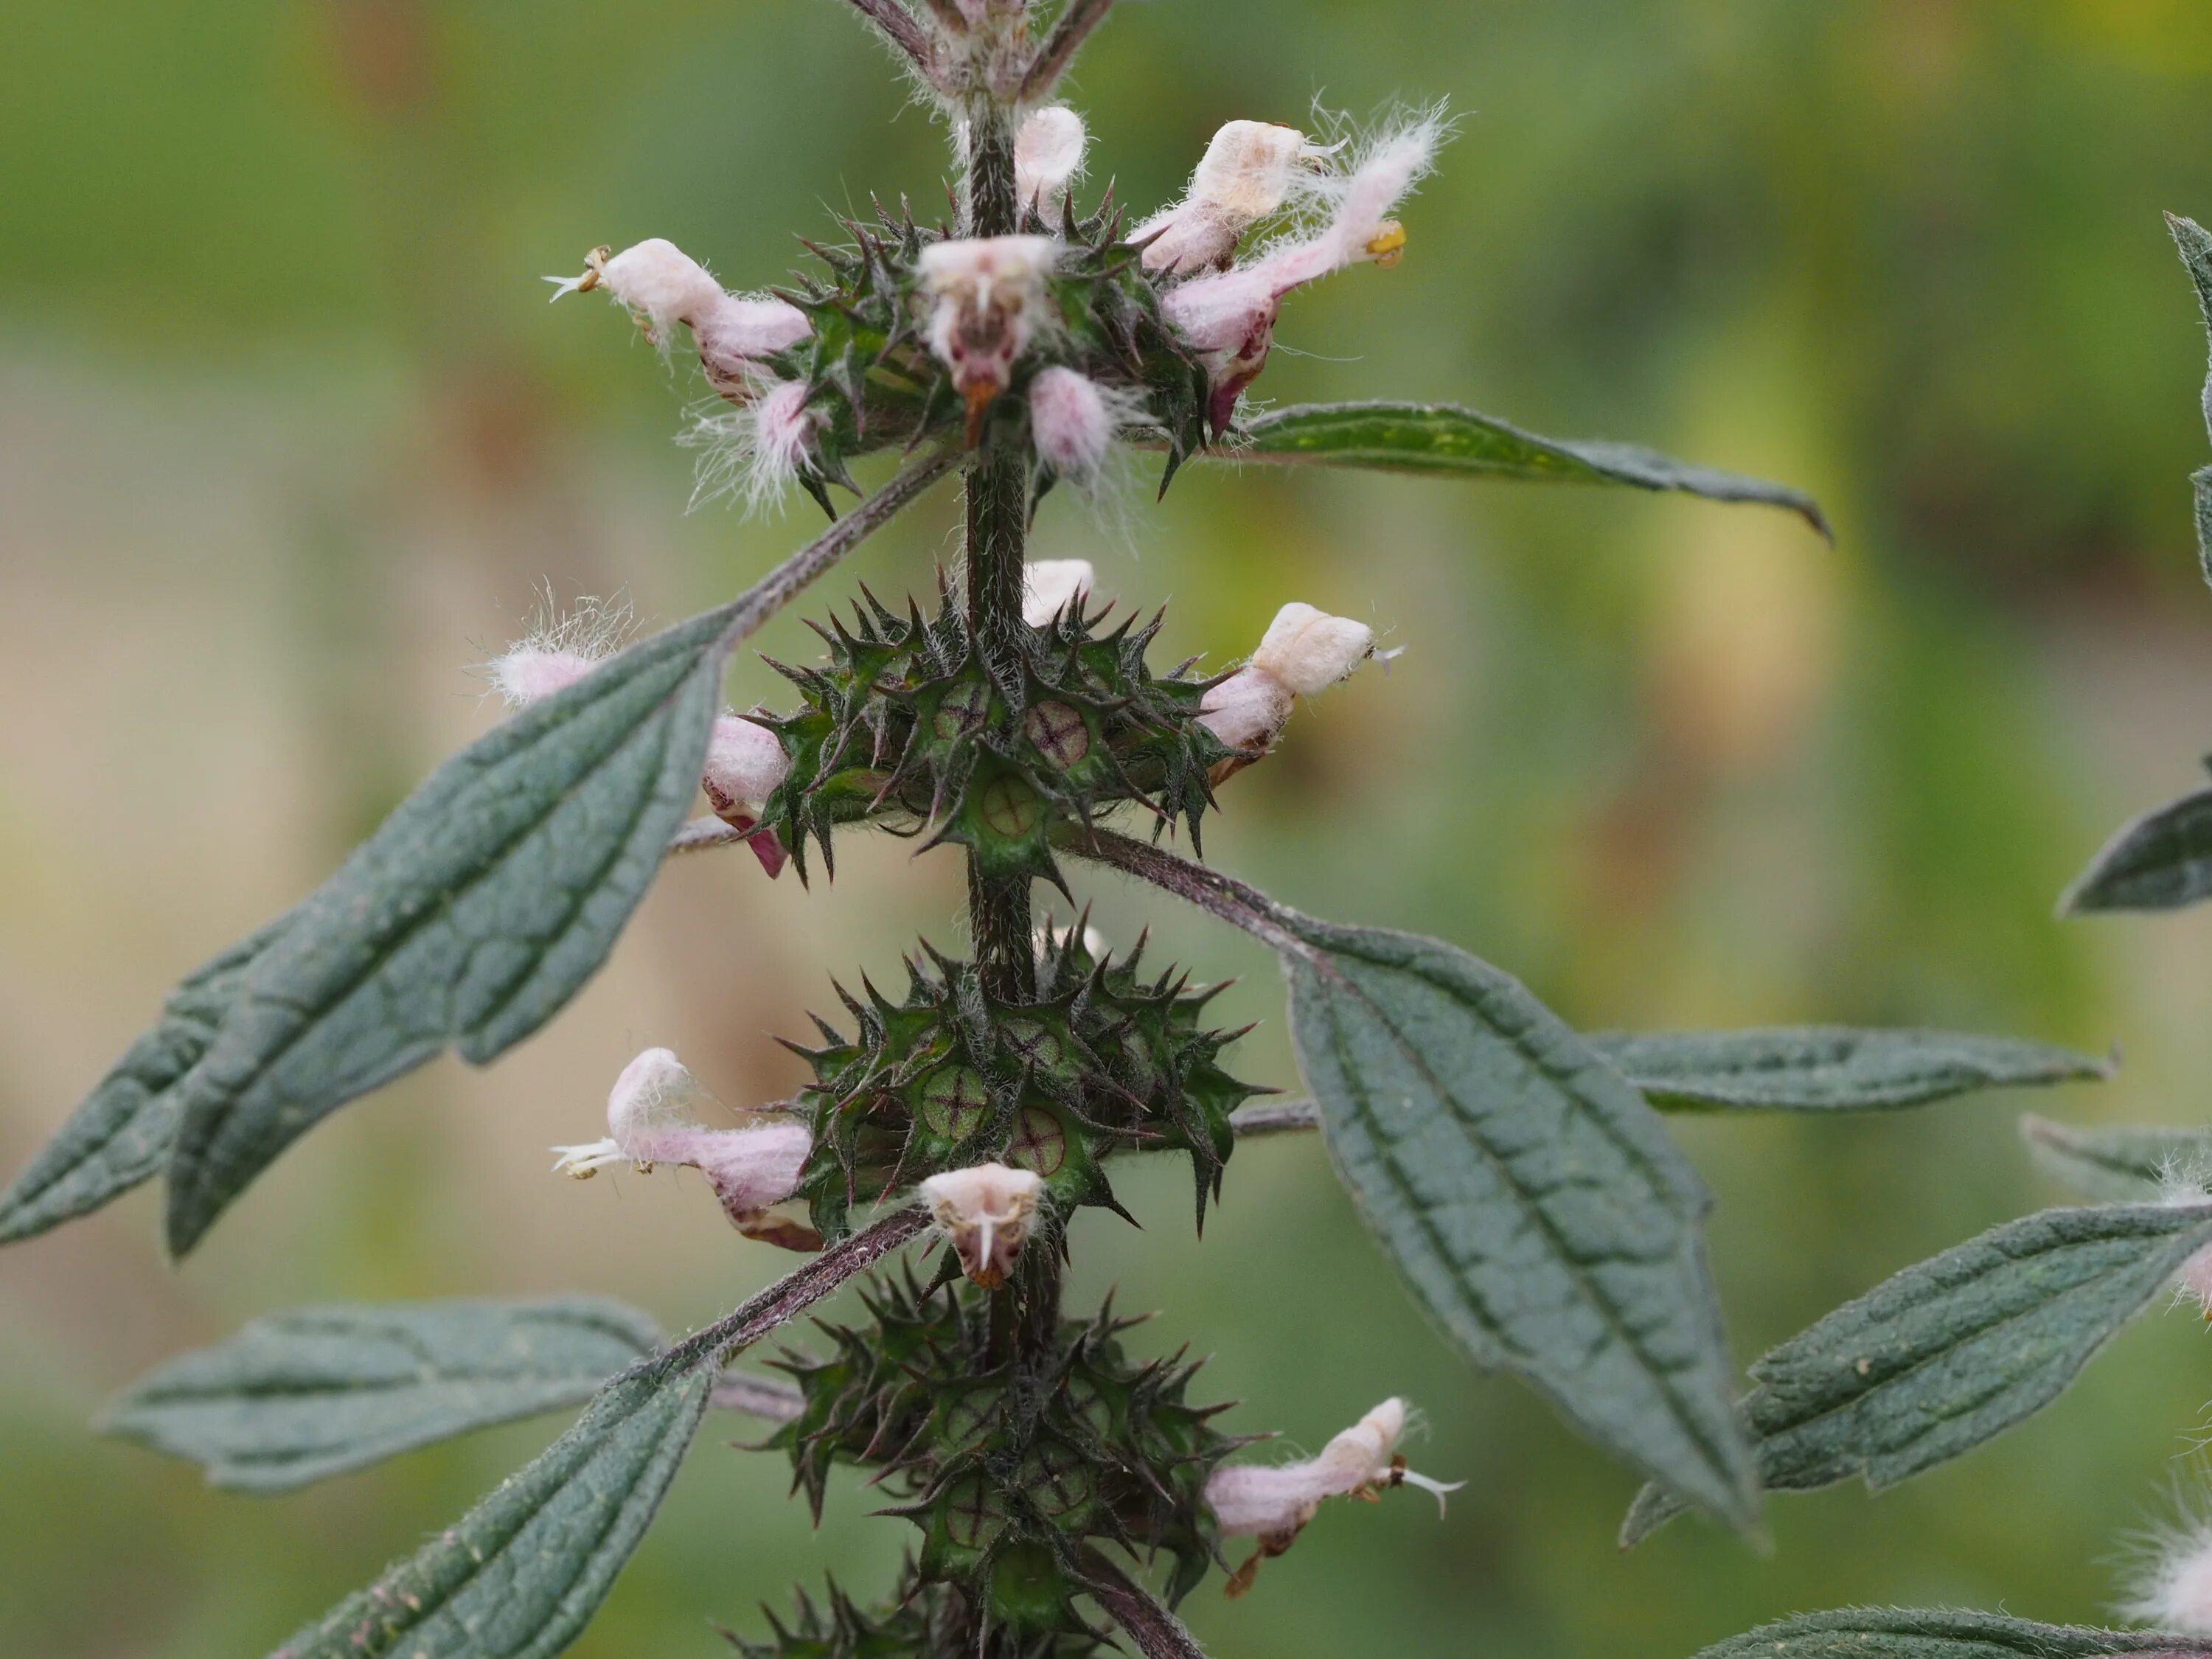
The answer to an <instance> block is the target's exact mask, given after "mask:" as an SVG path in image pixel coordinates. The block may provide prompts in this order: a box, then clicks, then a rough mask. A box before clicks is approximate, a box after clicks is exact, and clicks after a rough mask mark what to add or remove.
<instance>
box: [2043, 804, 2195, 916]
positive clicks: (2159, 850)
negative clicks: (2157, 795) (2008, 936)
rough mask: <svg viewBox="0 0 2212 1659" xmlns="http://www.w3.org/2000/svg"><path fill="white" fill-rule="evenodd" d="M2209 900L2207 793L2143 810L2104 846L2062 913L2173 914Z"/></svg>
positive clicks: (2061, 904) (2062, 904)
mask: <svg viewBox="0 0 2212 1659" xmlns="http://www.w3.org/2000/svg"><path fill="white" fill-rule="evenodd" d="M2208 896H2212V789H2204V790H2199V791H2198V792H2197V793H2196V794H2193V795H2185V796H2184V797H2183V798H2182V799H2179V800H2178V801H2175V802H2173V803H2172V805H2166V806H2161V807H2160V808H2158V809H2157V810H2156V811H2152V812H2146V813H2145V814H2143V816H2142V817H2139V818H2137V819H2136V820H2135V822H2133V823H2129V824H2126V825H2124V826H2123V827H2122V828H2121V829H2120V831H2119V833H2118V835H2116V836H2113V837H2112V840H2111V841H2109V842H2106V844H2105V847H2104V848H2103V850H2102V851H2100V853H2099V854H2097V856H2096V857H2095V858H2093V859H2092V860H2090V861H2089V867H2088V868H2087V870H2086V871H2084V872H2082V873H2081V876H2080V878H2078V879H2076V880H2075V884H2074V885H2073V886H2072V887H2071V888H2070V889H2069V890H2068V891H2067V894H2066V896H2065V897H2064V898H2063V899H2061V900H2060V901H2059V908H2061V909H2062V910H2065V911H2069V912H2071V913H2072V914H2074V915H2081V914H2083V913H2084V912H2087V911H2092V910H2178V909H2179V908H2182V907H2183V906H2185V905H2190V904H2194V903H2196V902H2197V901H2198V900H2200V899H2203V898H2205V897H2208Z"/></svg>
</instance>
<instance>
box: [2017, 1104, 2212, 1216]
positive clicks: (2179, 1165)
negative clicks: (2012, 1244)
mask: <svg viewBox="0 0 2212 1659" xmlns="http://www.w3.org/2000/svg"><path fill="white" fill-rule="evenodd" d="M2020 1133H2021V1138H2022V1139H2025V1140H2026V1141H2027V1150H2028V1152H2030V1153H2031V1154H2032V1155H2033V1157H2034V1159H2035V1161H2036V1163H2037V1164H2040V1165H2041V1166H2042V1167H2043V1169H2044V1170H2045V1173H2046V1174H2048V1175H2049V1176H2051V1178H2052V1179H2053V1180H2055V1181H2057V1182H2060V1183H2061V1184H2062V1185H2064V1186H2067V1187H2070V1188H2073V1189H2074V1190H2075V1192H2077V1193H2079V1194H2081V1196H2082V1197H2084V1198H2091V1199H2097V1200H2101V1201H2103V1202H2106V1203H2112V1204H2130V1203H2141V1202H2142V1201H2143V1200H2146V1199H2152V1198H2157V1197H2159V1196H2160V1195H2161V1194H2163V1193H2165V1191H2166V1188H2167V1187H2168V1186H2169V1185H2170V1184H2171V1182H2172V1181H2173V1179H2174V1178H2175V1177H2177V1176H2179V1177H2180V1178H2182V1179H2185V1180H2194V1179H2198V1178H2200V1177H2203V1176H2207V1175H2212V1129H2178V1128H2177V1129H2077V1128H2075V1127H2072V1126H2071V1125H2070V1124H2064V1123H2053V1122H2052V1121H2051V1120H2050V1119H2049V1118H2047V1117H2035V1116H2033V1115H2030V1116H2027V1117H2023V1118H2021V1121H2020Z"/></svg>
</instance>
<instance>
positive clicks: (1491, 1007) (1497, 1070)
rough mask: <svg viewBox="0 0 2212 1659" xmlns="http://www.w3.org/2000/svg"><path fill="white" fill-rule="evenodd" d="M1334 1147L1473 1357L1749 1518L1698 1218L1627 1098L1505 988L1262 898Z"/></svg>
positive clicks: (1679, 1488)
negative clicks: (1298, 944)
mask: <svg viewBox="0 0 2212 1659" xmlns="http://www.w3.org/2000/svg"><path fill="white" fill-rule="evenodd" d="M1273 914H1274V916H1275V919H1276V920H1277V921H1279V922H1280V923H1281V924H1282V925H1283V926H1285V927H1287V928H1289V929H1290V930H1291V932H1292V933H1295V934H1296V935H1297V938H1298V939H1300V940H1302V941H1303V942H1304V944H1305V945H1309V946H1311V947H1312V949H1311V950H1310V951H1293V950H1285V951H1283V960H1284V963H1285V970H1286V972H1287V974H1288V975H1289V978H1290V981H1291V1019H1292V1025H1293V1030H1294V1032H1295V1036H1296V1038H1297V1045H1298V1052H1299V1055H1300V1059H1301V1061H1302V1063H1303V1068H1304V1073H1305V1076H1306V1081H1307V1084H1308V1086H1309V1087H1310V1088H1311V1090H1312V1091H1313V1093H1314V1095H1315V1097H1316V1099H1317V1100H1318V1101H1319V1102H1320V1103H1321V1106H1322V1113H1323V1116H1324V1118H1325V1120H1326V1125H1327V1128H1328V1141H1329V1146H1330V1150H1331V1152H1332V1154H1333V1155H1334V1158H1335V1159H1336V1162H1337V1165H1338V1168H1339V1170H1340V1172H1341V1174H1342V1176H1343V1177H1344V1181H1345V1184H1346V1186H1347V1187H1348V1188H1350V1189H1351V1191H1352V1195H1353V1197H1354V1198H1355V1199H1356V1200H1358V1205H1359V1208H1360V1210H1361V1212H1362V1213H1363V1214H1364V1216H1365V1218H1366V1219H1367V1223H1368V1225H1369V1226H1370V1228H1371V1229H1372V1230H1373V1231H1374V1232H1375V1233H1376V1236H1377V1237H1378V1238H1380V1239H1381V1241H1382V1242H1383V1245H1384V1246H1385V1248H1386V1249H1388V1250H1389V1253H1390V1255H1392V1256H1393V1257H1394V1258H1395V1260H1396V1261H1397V1262H1398V1264H1399V1266H1400V1267H1401V1268H1402V1269H1403V1270H1404V1272H1405V1273H1406V1275H1407V1278H1408V1279H1409V1280H1411V1282H1412V1284H1413V1289H1414V1291H1416V1293H1417V1294H1418V1295H1419V1297H1420V1299H1421V1301H1422V1303H1423V1304H1425V1306H1426V1307H1427V1308H1428V1310H1429V1311H1430V1312H1431V1314H1432V1315H1433V1316H1435V1317H1436V1318H1437V1320H1438V1321H1439V1322H1441V1323H1442V1324H1443V1327H1444V1328H1445V1329H1446V1330H1447V1331H1448V1332H1449V1334H1450V1335H1451V1336H1452V1337H1453V1338H1454V1339H1455V1340H1456V1341H1457V1342H1458V1343H1459V1345H1460V1346H1462V1348H1464V1349H1465V1350H1466V1351H1467V1352H1468V1354H1469V1355H1471V1356H1472V1357H1473V1358H1474V1360H1475V1361H1476V1363H1478V1364H1482V1365H1484V1366H1489V1367H1498V1366H1502V1367H1504V1368H1506V1369H1509V1370H1512V1371H1514V1372H1515V1373H1516V1374H1517V1375H1519V1376H1522V1377H1524V1378H1526V1379H1527V1380H1528V1382H1530V1383H1532V1384H1534V1386H1535V1387H1536V1388H1537V1389H1540V1390H1541V1392H1543V1393H1544V1394H1545V1395H1547V1396H1549V1397H1550V1398H1551V1400H1552V1401H1553V1402H1554V1403H1555V1404H1556V1405H1557V1406H1558V1407H1559V1408H1560V1409H1561V1410H1562V1411H1563V1412H1564V1413H1565V1414H1566V1415H1567V1416H1568V1417H1569V1418H1570V1419H1571V1420H1572V1421H1574V1422H1575V1423H1576V1424H1577V1425H1578V1426H1579V1427H1580V1428H1581V1429H1582V1430H1583V1432H1585V1433H1586V1434H1588V1435H1589V1436H1590V1437H1592V1438H1594V1439H1595V1440H1596V1441H1597V1442H1598V1443H1600V1444H1601V1445H1603V1446H1605V1447H1607V1449H1610V1450H1611V1451H1613V1453H1614V1454H1615V1455H1619V1456H1620V1457H1622V1458H1624V1459H1625V1460H1626V1461H1627V1462H1629V1463H1631V1464H1632V1466H1634V1467H1635V1468H1639V1469H1641V1470H1643V1471H1644V1473H1645V1474H1647V1475H1648V1476H1650V1478H1652V1479H1653V1480H1658V1481H1660V1482H1662V1483H1663V1484H1664V1485H1665V1486H1667V1488H1668V1489H1669V1490H1670V1491H1673V1492H1679V1493H1680V1494H1681V1496H1682V1497H1683V1498H1685V1499H1686V1500H1688V1501H1690V1502H1692V1503H1694V1504H1698V1505H1699V1506H1700V1507H1702V1508H1705V1509H1706V1510H1711V1512H1713V1513H1714V1514H1716V1515H1718V1516H1722V1517H1723V1518H1724V1519H1726V1520H1728V1521H1729V1522H1732V1523H1734V1524H1735V1525H1737V1526H1740V1527H1742V1526H1748V1525H1749V1524H1751V1522H1753V1519H1754V1517H1755V1516H1756V1512H1757V1498H1756V1495H1755V1492H1754V1490H1753V1486H1752V1483H1751V1478H1750V1477H1751V1460H1750V1455H1749V1451H1748V1448H1747V1444H1746V1443H1745V1441H1744V1439H1743V1437H1742V1435H1741V1431H1740V1430H1739V1428H1738V1426H1737V1425H1736V1423H1735V1419H1734V1417H1733V1415H1732V1413H1731V1411H1730V1409H1729V1393H1730V1389H1731V1386H1732V1384H1731V1377H1732V1370H1731V1368H1730V1366H1729V1357H1728V1349H1727V1344H1726V1340H1725V1337H1724V1335H1723V1331H1722V1328H1721V1322H1720V1313H1719V1308H1718V1304H1717V1301H1716V1299H1715V1297H1714V1293H1713V1287H1712V1283H1711V1275H1710V1273H1709V1271H1708V1269H1707V1267H1706V1263H1705V1251H1704V1245H1703V1242H1702V1238H1701V1235H1700V1231H1699V1228H1700V1222H1701V1219H1702V1218H1703V1216H1704V1214H1705V1210H1706V1207H1707V1205H1708V1200H1707V1198H1706V1196H1705V1191H1704V1189H1703V1188H1702V1187H1701V1186H1700V1185H1699V1182H1698V1180H1697V1177H1696V1176H1695V1174H1694V1173H1693V1172H1692V1170H1691V1169H1690V1168H1689V1166H1688V1164H1687V1163H1686V1161H1685V1160H1684V1159H1683V1158H1682V1156H1681V1154H1680V1152H1678V1151H1677V1150H1676V1149H1675V1147H1674V1144H1673V1143H1672V1142H1671V1141H1670V1140H1669V1139H1668V1137H1667V1133H1666V1131H1665V1129H1664V1127H1663V1126H1662V1124H1661V1122H1660V1121H1659V1119H1658V1118H1657V1116H1656V1115H1655V1114H1654V1113H1653V1112H1652V1110H1651V1108H1650V1106H1649V1105H1648V1104H1646V1103H1645V1102H1644V1099H1643V1098H1642V1097H1641V1096H1639V1095H1638V1094H1637V1092H1636V1091H1634V1090H1633V1089H1632V1088H1631V1087H1629V1086H1628V1085H1627V1084H1626V1082H1625V1081H1624V1080H1623V1079H1621V1077H1620V1075H1619V1074H1618V1073H1615V1072H1614V1071H1613V1069H1612V1068H1611V1067H1609V1066H1607V1065H1605V1064H1604V1063H1603V1062H1602V1061H1601V1060H1599V1059H1598V1058H1597V1057H1596V1056H1595V1054H1592V1053H1591V1051H1590V1050H1589V1048H1586V1047H1585V1046H1584V1045H1583V1042H1581V1041H1580V1039H1578V1038H1577V1036H1575V1034H1574V1033H1573V1032H1572V1031H1571V1030H1568V1029H1567V1027H1566V1026H1565V1025H1564V1024H1561V1023H1560V1022H1559V1020H1558V1019H1557V1018H1555V1017H1553V1015H1552V1014H1551V1013H1550V1012H1548V1011H1547V1010H1546V1009H1545V1008H1544V1007H1543V1006H1542V1005H1541V1004H1540V1003H1538V1002H1537V1001H1536V1000H1535V999H1534V997H1532V996H1530V995H1529V994H1528V992H1527V991H1526V990H1525V989H1524V988H1523V987H1522V986H1521V985H1520V984H1519V983H1518V982H1517V981H1514V980H1513V979H1511V978H1510V977H1509V976H1507V975H1504V974H1502V973H1500V972H1498V970H1497V969H1493V968H1491V967H1489V966H1488V965H1486V964H1485V963H1481V962H1479V961H1477V960H1476V959H1475V958H1474V957H1470V956H1468V954H1467V953H1466V952H1464V951H1458V950H1455V949H1454V948H1452V947H1451V946H1449V945H1443V944H1440V943H1438V942H1437V941H1435V940H1431V939H1417V938H1413V937H1412V936H1409V935H1407V934H1401V933H1383V932H1378V931H1370V930H1364V929H1352V928H1345V927H1333V926H1330V925H1328V924H1327V923H1322V922H1316V921H1311V920H1310V919H1309V918H1304V917H1297V915H1296V913H1294V912H1288V911H1285V910H1283V909H1281V908H1279V907H1277V908H1276V909H1275V911H1274V913H1273Z"/></svg>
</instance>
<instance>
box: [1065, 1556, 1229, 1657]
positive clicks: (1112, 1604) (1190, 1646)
mask: <svg viewBox="0 0 2212 1659" xmlns="http://www.w3.org/2000/svg"><path fill="white" fill-rule="evenodd" d="M1083 1571H1084V1574H1085V1578H1086V1581H1087V1582H1086V1583H1085V1588H1086V1589H1089V1590H1090V1592H1091V1599H1092V1600H1093V1601H1097V1603H1098V1605H1099V1606H1100V1607H1103V1608H1105V1609H1106V1611H1107V1612H1108V1613H1110V1614H1112V1615H1113V1619H1114V1622H1115V1624H1117V1625H1119V1626H1121V1628H1122V1629H1123V1630H1125V1631H1127V1632H1128V1634H1129V1639H1130V1640H1131V1641H1133V1642H1134V1643H1135V1644H1137V1651H1138V1652H1139V1653H1141V1654H1143V1655H1144V1656H1145V1659H1206V1652H1205V1650H1204V1649H1202V1648H1200V1646H1199V1645H1198V1642H1197V1639H1196V1638H1194V1637H1193V1636H1192V1635H1191V1633H1190V1632H1188V1630H1186V1629H1184V1628H1183V1623H1182V1620H1180V1619H1178V1618H1176V1616H1175V1614H1173V1613H1170V1612H1169V1611H1168V1610H1167V1609H1166V1608H1165V1607H1162V1606H1161V1605H1160V1604H1159V1603H1158V1601H1154V1600H1153V1599H1152V1596H1151V1595H1149V1594H1147V1593H1146V1589H1145V1588H1144V1586H1142V1585H1141V1584H1139V1583H1136V1582H1135V1581H1134V1580H1133V1579H1132V1578H1131V1577H1129V1576H1128V1575H1127V1573H1125V1572H1123V1571H1121V1568H1119V1567H1117V1566H1115V1565H1114V1564H1113V1563H1112V1562H1111V1561H1109V1560H1108V1559H1106V1558H1105V1557H1104V1556H1103V1555H1101V1554H1100V1553H1098V1552H1097V1550H1095V1549H1094V1550H1089V1551H1086V1552H1085V1555H1084V1559H1083Z"/></svg>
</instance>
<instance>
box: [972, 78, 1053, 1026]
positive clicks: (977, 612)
mask: <svg viewBox="0 0 2212 1659" xmlns="http://www.w3.org/2000/svg"><path fill="white" fill-rule="evenodd" d="M962 149H963V153H964V160H965V162H966V167H967V177H966V179H964V180H963V186H964V187H963V191H962V194H961V204H962V210H963V220H964V223H963V226H962V228H963V230H964V231H965V232H966V234H969V235H970V236H1006V235H1010V234H1012V233H1013V231H1014V230H1015V229H1016V228H1018V212H1017V210H1016V206H1015V202H1014V131H1013V120H1012V115H1011V113H1010V112H1008V111H1006V109H1004V108H1001V107H1000V106H997V105H996V104H994V103H990V102H987V101H986V100H981V99H977V100H975V101H974V102H973V103H971V104H970V105H969V109H968V111H967V113H966V118H965V120H964V122H963V145H962ZM967 488H968V556H967V587H968V626H969V631H970V632H971V633H972V634H973V635H975V643H976V649H977V652H978V653H979V654H980V655H981V658H982V659H983V661H984V663H985V664H986V665H987V666H990V667H993V668H997V667H999V666H1000V665H1004V664H1006V663H1008V662H1010V661H1011V660H1012V657H1013V644H1014V636H1015V633H1016V630H1018V629H1019V628H1020V627H1021V626H1022V561H1023V548H1024V544H1025V542H1026V541H1027V538H1028V529H1029V465H1028V460H1027V458H1026V457H1025V456H1024V454H1023V453H1022V452H1021V451H1020V450H1019V449H1018V448H1014V447H1008V446H1005V445H1000V444H990V443H987V444H986V445H985V446H984V447H981V448H980V449H977V450H975V452H973V453H971V454H970V455H969V459H968V476H967ZM968 914H969V928H970V930H971V932H972V933H973V936H974V939H975V961H976V964H977V966H978V968H979V969H981V973H982V975H983V981H984V983H985V985H986V986H987V987H988V988H989V989H990V991H991V993H992V994H994V995H995V996H1000V997H1005V998H1007V999H1009V1000H1013V1001H1025V1000H1028V999H1029V997H1030V995H1032V994H1033V978H1034V964H1033V962H1032V957H1033V956H1034V952H1035V946H1034V945H1032V944H1031V942H1030V878H1028V877H1027V876H1026V875H1016V876H994V875H990V874H987V873H986V872H984V871H983V869H982V868H981V866H979V865H978V864H977V863H976V861H975V858H974V856H973V855H972V854H971V855H970V856H969V863H968Z"/></svg>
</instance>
